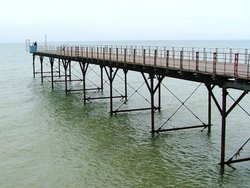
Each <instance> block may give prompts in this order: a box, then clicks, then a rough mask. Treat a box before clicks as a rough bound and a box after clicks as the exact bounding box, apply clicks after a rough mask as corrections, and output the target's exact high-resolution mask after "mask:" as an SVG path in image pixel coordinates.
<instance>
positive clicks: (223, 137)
mask: <svg viewBox="0 0 250 188" xmlns="http://www.w3.org/2000/svg"><path fill="white" fill-rule="evenodd" d="M212 88H213V87H212ZM212 88H211V89H210V94H211V97H212V99H213V101H214V103H215V105H216V107H217V108H218V110H219V112H220V115H221V154H220V163H219V164H220V165H221V167H222V169H224V166H225V164H227V165H229V164H231V163H236V162H242V161H247V160H250V158H245V159H240V160H233V158H230V159H229V160H227V161H226V160H225V151H226V122H227V116H228V115H229V114H230V113H231V112H232V110H233V109H234V108H235V107H236V106H237V105H238V104H239V103H240V101H241V100H242V99H243V98H244V97H245V95H246V94H248V91H243V92H242V94H241V95H240V96H239V97H238V99H237V100H235V101H234V103H233V104H232V105H231V106H230V107H229V108H227V96H228V95H229V92H228V88H225V87H224V88H223V87H222V102H221V105H220V104H219V102H218V100H217V98H216V97H215V95H214V94H213V92H212Z"/></svg>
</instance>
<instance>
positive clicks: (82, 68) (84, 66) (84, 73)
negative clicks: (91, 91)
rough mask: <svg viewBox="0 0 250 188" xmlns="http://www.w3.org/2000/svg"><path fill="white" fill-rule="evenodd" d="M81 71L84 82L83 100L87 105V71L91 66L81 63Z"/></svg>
mask: <svg viewBox="0 0 250 188" xmlns="http://www.w3.org/2000/svg"><path fill="white" fill-rule="evenodd" d="M79 65H80V68H81V71H82V81H83V100H84V104H86V101H87V98H86V73H87V69H88V66H89V64H88V63H87V65H86V63H84V62H79Z"/></svg>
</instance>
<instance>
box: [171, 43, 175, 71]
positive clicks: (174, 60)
mask: <svg viewBox="0 0 250 188" xmlns="http://www.w3.org/2000/svg"><path fill="white" fill-rule="evenodd" d="M172 50H173V61H174V68H175V50H174V47H173V48H172Z"/></svg>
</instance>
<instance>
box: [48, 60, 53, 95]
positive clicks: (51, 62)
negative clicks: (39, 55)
mask: <svg viewBox="0 0 250 188" xmlns="http://www.w3.org/2000/svg"><path fill="white" fill-rule="evenodd" d="M49 62H50V70H51V87H52V90H54V72H53V66H54V58H53V57H50V58H49Z"/></svg>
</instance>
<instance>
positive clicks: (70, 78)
mask: <svg viewBox="0 0 250 188" xmlns="http://www.w3.org/2000/svg"><path fill="white" fill-rule="evenodd" d="M71 80H72V72H71V61H69V81H71Z"/></svg>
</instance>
